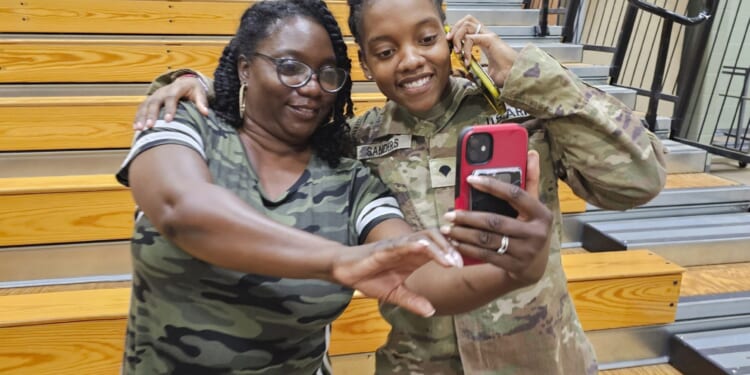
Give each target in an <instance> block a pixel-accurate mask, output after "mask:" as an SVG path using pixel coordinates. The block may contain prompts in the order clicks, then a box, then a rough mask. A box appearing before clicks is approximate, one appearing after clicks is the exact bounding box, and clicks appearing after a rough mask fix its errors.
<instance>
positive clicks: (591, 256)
mask: <svg viewBox="0 0 750 375" xmlns="http://www.w3.org/2000/svg"><path fill="white" fill-rule="evenodd" d="M562 262H563V268H565V275H566V276H567V277H568V283H571V282H580V281H591V280H601V279H605V278H627V277H649V276H662V275H675V274H680V273H682V272H684V271H685V269H684V268H682V267H680V266H678V265H676V264H674V263H672V262H670V261H668V260H666V259H664V258H662V257H660V256H659V255H656V254H654V253H652V252H650V251H648V250H628V251H605V252H599V253H585V254H580V253H579V254H566V255H563V256H562Z"/></svg>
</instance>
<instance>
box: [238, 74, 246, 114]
mask: <svg viewBox="0 0 750 375" xmlns="http://www.w3.org/2000/svg"><path fill="white" fill-rule="evenodd" d="M246 90H247V83H245V82H242V85H240V103H239V104H240V118H241V119H244V118H245V91H246Z"/></svg>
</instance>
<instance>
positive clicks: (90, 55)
mask: <svg viewBox="0 0 750 375" xmlns="http://www.w3.org/2000/svg"><path fill="white" fill-rule="evenodd" d="M227 41H228V39H225V38H213V39H191V38H165V39H143V38H141V39H135V38H133V39H128V38H125V39H94V38H86V39H81V38H70V39H63V38H58V39H42V38H18V39H3V40H0V51H2V52H3V53H2V54H0V82H4V83H19V84H20V83H50V82H53V83H93V82H97V83H103V82H108V83H118V82H120V83H124V82H130V83H133V82H151V80H152V79H153V78H154V77H156V76H157V75H159V74H162V73H164V72H166V71H169V70H172V69H177V68H183V67H190V68H193V69H196V70H198V71H201V72H207V73H211V74H212V73H213V71H214V70H216V65H217V64H218V61H219V57H220V56H221V53H222V51H223V49H224V46H225V45H226V43H227ZM347 45H348V47H349V48H348V54H349V57H350V58H351V59H352V61H353V64H352V80H354V81H366V78H365V76H364V73H363V72H362V69H361V67H360V65H359V63H358V62H357V61H358V59H357V47H356V44H355V43H354V42H352V41H350V42H347Z"/></svg>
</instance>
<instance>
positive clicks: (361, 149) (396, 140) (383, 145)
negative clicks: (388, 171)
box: [357, 134, 411, 160]
mask: <svg viewBox="0 0 750 375" xmlns="http://www.w3.org/2000/svg"><path fill="white" fill-rule="evenodd" d="M410 147H411V135H410V134H399V135H394V136H391V137H390V138H388V139H386V140H385V141H382V142H378V143H373V144H369V145H361V146H357V159H359V160H363V159H372V158H377V157H381V156H383V155H388V154H390V153H391V152H393V151H396V150H401V149H405V148H410Z"/></svg>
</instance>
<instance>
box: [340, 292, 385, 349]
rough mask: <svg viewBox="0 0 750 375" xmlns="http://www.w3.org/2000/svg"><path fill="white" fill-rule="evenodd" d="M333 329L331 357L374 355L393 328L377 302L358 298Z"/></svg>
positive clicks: (372, 299)
mask: <svg viewBox="0 0 750 375" xmlns="http://www.w3.org/2000/svg"><path fill="white" fill-rule="evenodd" d="M331 330H332V333H331V337H332V338H333V340H331V345H330V347H329V350H328V351H329V353H330V354H331V355H343V354H353V353H367V352H372V351H373V350H374V348H377V347H379V346H380V345H383V343H384V342H385V337H386V336H388V332H390V331H391V325H390V324H388V322H386V321H385V320H383V317H382V316H381V315H380V312H379V311H378V301H377V300H376V299H374V298H367V297H364V296H361V295H359V296H357V295H355V297H354V298H353V299H352V302H351V303H350V304H349V306H347V307H346V310H345V311H344V313H343V314H342V315H341V316H340V317H339V318H338V319H336V320H335V321H334V322H333V324H332V325H331Z"/></svg>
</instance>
